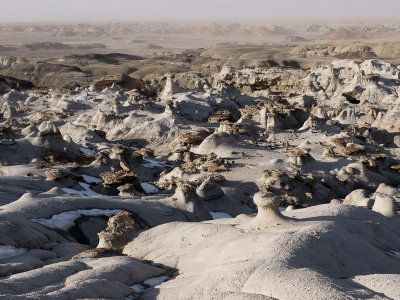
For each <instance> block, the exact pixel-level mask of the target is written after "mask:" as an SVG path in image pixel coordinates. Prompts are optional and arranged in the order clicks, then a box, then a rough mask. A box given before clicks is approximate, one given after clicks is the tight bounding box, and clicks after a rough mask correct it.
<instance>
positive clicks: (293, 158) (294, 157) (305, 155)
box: [289, 148, 314, 166]
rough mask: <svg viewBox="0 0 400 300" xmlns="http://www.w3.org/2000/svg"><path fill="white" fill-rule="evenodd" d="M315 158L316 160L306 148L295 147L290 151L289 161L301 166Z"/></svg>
mask: <svg viewBox="0 0 400 300" xmlns="http://www.w3.org/2000/svg"><path fill="white" fill-rule="evenodd" d="M313 160H314V159H313V157H312V156H311V155H310V153H309V152H308V150H306V149H300V148H295V149H293V150H292V151H290V158H289V163H291V164H293V165H299V166H301V165H303V164H305V163H308V162H311V161H313Z"/></svg>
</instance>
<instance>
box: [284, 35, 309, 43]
mask: <svg viewBox="0 0 400 300" xmlns="http://www.w3.org/2000/svg"><path fill="white" fill-rule="evenodd" d="M309 41H310V40H307V39H305V38H303V37H301V36H293V35H291V36H288V37H286V42H288V43H305V42H309Z"/></svg>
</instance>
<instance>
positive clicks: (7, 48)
mask: <svg viewBox="0 0 400 300" xmlns="http://www.w3.org/2000/svg"><path fill="white" fill-rule="evenodd" d="M10 50H15V48H14V47H9V46H2V45H0V51H10Z"/></svg>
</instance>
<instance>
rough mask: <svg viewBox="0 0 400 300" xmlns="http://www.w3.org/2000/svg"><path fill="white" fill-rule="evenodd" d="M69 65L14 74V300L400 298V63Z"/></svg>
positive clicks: (4, 113)
mask: <svg viewBox="0 0 400 300" xmlns="http://www.w3.org/2000/svg"><path fill="white" fill-rule="evenodd" d="M3 64H7V66H8V65H10V66H11V64H12V63H10V62H7V63H6V62H5V61H4V62H3ZM54 66H55V65H52V67H49V66H48V65H40V66H39V67H40V68H39V67H37V68H36V67H35V68H36V70H37V71H38V72H39V71H40V70H42V69H43V68H47V69H46V73H45V74H46V76H44V75H43V76H41V77H40V78H39V77H38V78H34V79H35V83H36V82H40V85H41V86H43V85H50V86H52V88H43V87H41V88H38V87H35V85H34V84H32V82H30V81H26V80H22V79H16V78H14V77H12V76H8V75H7V76H3V75H0V298H2V299H175V300H184V299H185V300H186V299H187V300H189V299H225V300H236V299H237V300H239V299H249V300H250V299H251V300H255V299H257V300H258V299H268V300H269V299H400V286H399V284H398V282H399V280H400V217H399V210H400V69H399V68H398V67H397V66H396V65H393V64H391V63H389V62H385V61H383V60H379V59H367V60H353V59H343V60H340V59H339V60H335V61H333V62H332V63H327V64H325V65H320V66H318V67H313V68H311V69H303V68H294V67H279V66H276V67H264V68H263V67H254V66H253V67H251V66H247V67H246V66H243V67H236V66H235V67H234V66H232V65H229V64H225V62H224V64H223V65H221V67H220V68H219V69H218V70H215V72H214V71H210V72H196V71H187V72H180V73H166V74H165V75H163V76H158V77H154V78H152V79H151V80H147V81H143V80H139V79H133V78H131V77H129V76H128V77H127V76H120V77H118V76H111V77H110V76H108V77H105V78H103V79H102V80H96V81H92V79H93V78H86V77H85V78H83V77H82V78H81V79H82V81H81V82H82V84H80V85H75V86H74V87H73V88H56V87H54V86H57V85H58V84H59V83H60V82H61V83H62V81H63V80H64V79H65V78H67V80H70V79H71V78H72V79H75V75H76V74H77V73H79V74H78V75H79V76H83V75H82V74H81V72H78V71H77V70H76V69H74V68H73V67H68V68H67V67H65V68H55V67H54ZM49 68H50V69H49ZM51 68H55V70H53V69H51ZM78 70H79V69H78ZM53 71H55V72H56V75H54V77H52V75H51V74H52V72H53ZM24 72H25V71H24ZM30 72H32V74H34V73H35V70H34V69H32V70H31V71H30ZM15 74H17V73H15ZM33 77H34V76H33V75H30V78H33ZM72 79H71V80H72ZM72 81H73V80H72ZM61 83H60V84H61Z"/></svg>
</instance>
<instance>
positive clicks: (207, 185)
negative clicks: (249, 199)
mask: <svg viewBox="0 0 400 300" xmlns="http://www.w3.org/2000/svg"><path fill="white" fill-rule="evenodd" d="M196 192H197V195H199V196H200V198H202V199H203V200H205V201H207V200H213V199H217V198H219V197H222V196H223V195H224V191H223V190H222V189H221V187H220V186H219V184H218V183H217V182H216V181H215V180H214V178H212V177H208V178H207V179H206V180H205V181H204V182H203V183H202V184H201V185H200V186H199V187H198V188H197V190H196Z"/></svg>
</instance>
